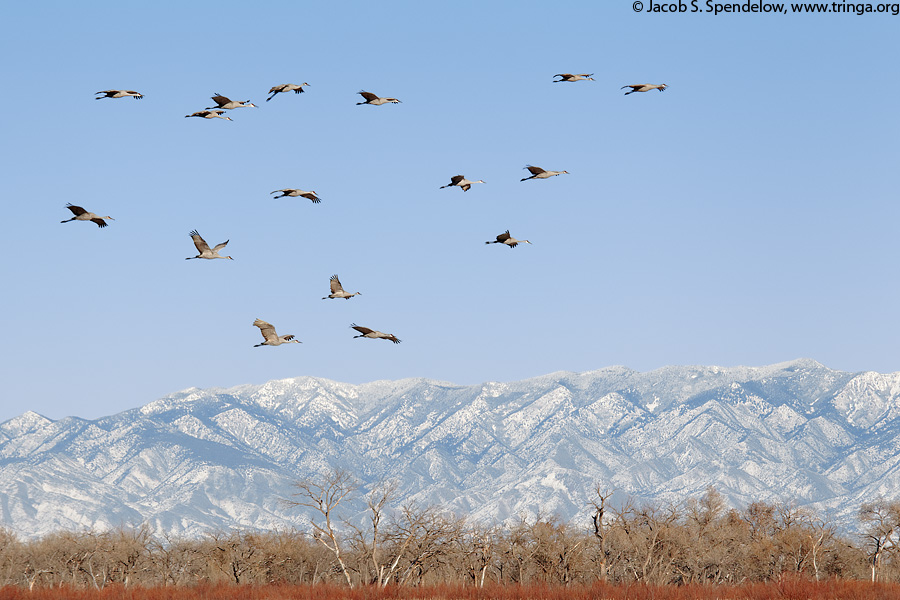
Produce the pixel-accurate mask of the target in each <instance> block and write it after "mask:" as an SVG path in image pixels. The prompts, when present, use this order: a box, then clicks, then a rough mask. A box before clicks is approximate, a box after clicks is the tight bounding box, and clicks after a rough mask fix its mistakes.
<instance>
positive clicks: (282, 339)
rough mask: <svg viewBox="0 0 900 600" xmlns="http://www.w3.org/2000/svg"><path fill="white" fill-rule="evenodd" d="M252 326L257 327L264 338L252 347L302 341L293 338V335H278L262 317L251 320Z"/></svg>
mask: <svg viewBox="0 0 900 600" xmlns="http://www.w3.org/2000/svg"><path fill="white" fill-rule="evenodd" d="M253 326H254V327H259V332H260V333H262V336H263V339H264V340H265V341H264V342H263V343H262V344H255V345H254V346H253V347H254V348H259V347H260V346H280V345H281V344H302V343H303V342H301V341H300V340H295V339H294V336H293V335H278V334H277V333H275V327H274V326H273V325H272V324H271V323H266V322H265V321H263V320H262V319H257V320H255V321H253Z"/></svg>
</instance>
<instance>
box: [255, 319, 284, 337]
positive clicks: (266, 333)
mask: <svg viewBox="0 0 900 600" xmlns="http://www.w3.org/2000/svg"><path fill="white" fill-rule="evenodd" d="M253 325H254V326H255V327H259V332H260V333H262V336H263V339H264V340H266V341H267V342H271V341H274V340H277V339H278V334H277V333H275V326H274V325H272V324H271V323H266V322H265V321H263V320H262V319H257V320H255V321H253Z"/></svg>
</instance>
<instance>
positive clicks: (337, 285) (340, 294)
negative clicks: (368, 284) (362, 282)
mask: <svg viewBox="0 0 900 600" xmlns="http://www.w3.org/2000/svg"><path fill="white" fill-rule="evenodd" d="M353 296H362V292H354V293H352V294H351V293H350V292H345V291H344V287H343V286H342V285H341V280H340V279H338V276H337V275H332V276H331V293H330V294H328V295H327V296H325V297H324V298H322V300H328V299H329V298H344V299H346V300H349V299H350V298H352V297H353Z"/></svg>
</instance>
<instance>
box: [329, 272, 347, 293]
mask: <svg viewBox="0 0 900 600" xmlns="http://www.w3.org/2000/svg"><path fill="white" fill-rule="evenodd" d="M343 291H344V288H343V286H341V280H340V279H338V276H337V275H332V276H331V293H332V294H337V293H338V292H343Z"/></svg>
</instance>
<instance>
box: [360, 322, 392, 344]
mask: <svg viewBox="0 0 900 600" xmlns="http://www.w3.org/2000/svg"><path fill="white" fill-rule="evenodd" d="M350 327H351V328H353V329H355V330H357V331H358V332H359V333H360V334H362V335H354V336H353V337H354V338H358V337H365V338H370V339H373V340H379V339H380V340H391V341H392V342H394V343H395V344H399V343H400V340H398V339H397V336H396V335H394V334H393V333H382V332H380V331H375V330H374V329H369V328H368V327H361V326H359V325H357V324H356V323H353V324H351V325H350Z"/></svg>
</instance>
